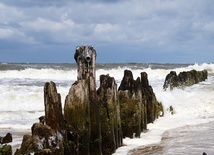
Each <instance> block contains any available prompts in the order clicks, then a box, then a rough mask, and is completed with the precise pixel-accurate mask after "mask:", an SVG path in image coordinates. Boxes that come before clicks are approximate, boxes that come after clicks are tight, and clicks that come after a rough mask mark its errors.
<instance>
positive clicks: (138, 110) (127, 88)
mask: <svg viewBox="0 0 214 155" xmlns="http://www.w3.org/2000/svg"><path fill="white" fill-rule="evenodd" d="M118 93H119V102H120V107H121V122H122V129H123V136H124V137H130V138H133V137H140V133H141V131H142V121H141V120H142V117H143V115H142V110H143V104H142V92H141V83H140V78H137V80H134V79H133V75H132V72H131V71H130V70H125V71H124V77H123V80H122V81H121V84H120V87H119V92H118Z"/></svg>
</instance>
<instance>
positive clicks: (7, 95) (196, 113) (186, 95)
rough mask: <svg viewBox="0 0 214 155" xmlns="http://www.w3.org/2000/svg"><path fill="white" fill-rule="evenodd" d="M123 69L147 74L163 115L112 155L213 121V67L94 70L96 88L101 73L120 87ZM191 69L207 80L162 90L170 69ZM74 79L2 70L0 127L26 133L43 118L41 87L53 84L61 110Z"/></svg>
mask: <svg viewBox="0 0 214 155" xmlns="http://www.w3.org/2000/svg"><path fill="white" fill-rule="evenodd" d="M125 69H128V70H131V71H132V73H133V76H134V78H135V79H136V78H137V77H140V73H141V72H146V73H147V74H148V79H149V82H150V84H151V85H152V87H153V90H154V92H155V94H156V97H157V99H158V101H161V102H162V103H163V106H164V111H165V116H164V117H161V118H159V119H158V120H156V121H155V122H154V123H153V124H149V125H148V129H149V131H148V132H147V133H142V134H141V138H134V139H129V138H126V139H124V144H126V145H127V146H123V147H120V148H119V149H117V151H116V153H115V155H122V154H127V153H128V151H129V150H130V149H133V148H136V147H138V146H141V145H147V144H152V143H158V142H160V140H161V136H162V134H163V133H164V132H165V131H166V130H168V129H173V128H177V127H181V126H184V125H190V124H198V123H203V122H208V121H211V120H213V119H214V64H200V65H199V64H194V65H189V66H185V67H177V68H172V69H164V68H161V67H160V68H158V67H157V68H152V67H151V66H150V67H143V66H140V65H139V64H138V66H137V67H134V68H133V67H130V66H129V64H127V65H126V66H125V65H124V66H123V67H113V68H109V67H106V68H102V69H101V68H97V71H96V79H97V87H99V76H100V75H101V74H109V75H110V76H112V77H114V78H115V80H116V82H117V84H118V87H119V85H120V82H121V80H122V78H123V74H124V70H125ZM191 69H196V70H203V69H207V70H208V74H209V77H208V79H207V80H206V81H205V82H202V83H199V84H196V85H194V86H191V87H188V88H184V89H174V90H173V91H163V89H162V87H163V83H164V80H165V77H166V75H167V74H168V73H169V72H170V71H171V70H174V71H176V72H177V73H179V72H181V71H188V70H191ZM76 78H77V71H76V69H71V70H68V69H66V70H63V69H53V68H28V67H26V68H25V69H22V70H1V71H0V128H11V129H14V130H16V129H24V130H29V129H30V128H31V126H32V124H33V123H34V122H37V121H38V117H40V116H41V115H44V98H43V97H44V96H43V86H44V83H45V82H49V81H54V82H55V83H56V85H57V90H58V93H60V94H61V96H62V97H61V99H62V106H63V107H64V101H65V97H66V95H67V94H68V92H69V88H70V87H71V85H72V83H73V82H74V81H75V80H76ZM170 106H172V107H173V108H174V115H171V114H170V113H169V111H168V108H169V107H170ZM20 143H21V142H20Z"/></svg>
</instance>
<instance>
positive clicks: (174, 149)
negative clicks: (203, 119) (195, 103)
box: [128, 121, 214, 155]
mask: <svg viewBox="0 0 214 155" xmlns="http://www.w3.org/2000/svg"><path fill="white" fill-rule="evenodd" d="M202 133H203V136H202ZM213 133H214V122H213V121H211V122H208V123H202V124H197V125H186V126H183V127H179V128H175V129H170V130H167V131H165V132H164V133H163V135H162V138H161V142H159V143H157V144H150V145H144V146H140V147H138V148H135V149H133V150H130V151H129V152H128V155H141V154H143V155H149V154H153V155H167V154H168V155H170V154H192V155H194V154H199V155H200V154H203V153H204V152H205V153H207V155H209V154H213V153H214V149H213V147H212V143H211V144H210V142H212V141H213V138H212V136H210V135H213ZM209 144H210V145H209ZM185 148H188V150H187V149H185Z"/></svg>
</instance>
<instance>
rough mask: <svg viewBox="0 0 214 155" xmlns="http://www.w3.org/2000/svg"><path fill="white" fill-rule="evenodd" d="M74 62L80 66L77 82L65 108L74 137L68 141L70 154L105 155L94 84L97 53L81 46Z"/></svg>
mask: <svg viewBox="0 0 214 155" xmlns="http://www.w3.org/2000/svg"><path fill="white" fill-rule="evenodd" d="M74 59H75V60H76V63H77V65H78V75H77V81H76V82H75V83H74V84H73V85H72V87H71V88H70V91H69V94H68V95H67V97H66V101H65V106H64V115H65V120H66V121H67V125H68V127H69V128H71V129H72V130H73V131H71V132H73V133H75V136H72V135H71V136H70V138H68V141H70V142H69V143H71V147H72V150H73V151H72V152H70V154H79V155H82V154H94V155H98V154H102V153H101V133H100V120H99V119H100V118H99V109H100V108H99V104H98V102H97V92H96V83H95V61H96V51H95V50H94V48H93V47H92V46H78V47H77V48H76V52H75V54H74Z"/></svg>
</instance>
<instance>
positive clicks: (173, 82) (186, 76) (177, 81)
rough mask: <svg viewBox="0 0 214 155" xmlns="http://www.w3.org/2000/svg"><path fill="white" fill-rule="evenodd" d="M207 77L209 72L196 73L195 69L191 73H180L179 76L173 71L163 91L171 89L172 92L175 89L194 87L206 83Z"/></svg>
mask: <svg viewBox="0 0 214 155" xmlns="http://www.w3.org/2000/svg"><path fill="white" fill-rule="evenodd" d="M207 76H208V72H207V70H202V71H196V70H194V69H193V70H191V71H183V72H180V73H179V74H178V75H177V74H176V72H175V71H171V72H170V73H169V74H168V75H167V76H166V78H165V82H164V85H163V89H164V90H166V89H167V88H170V90H172V89H173V88H174V87H185V86H192V85H194V84H197V83H199V82H202V81H205V80H206V79H207Z"/></svg>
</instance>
